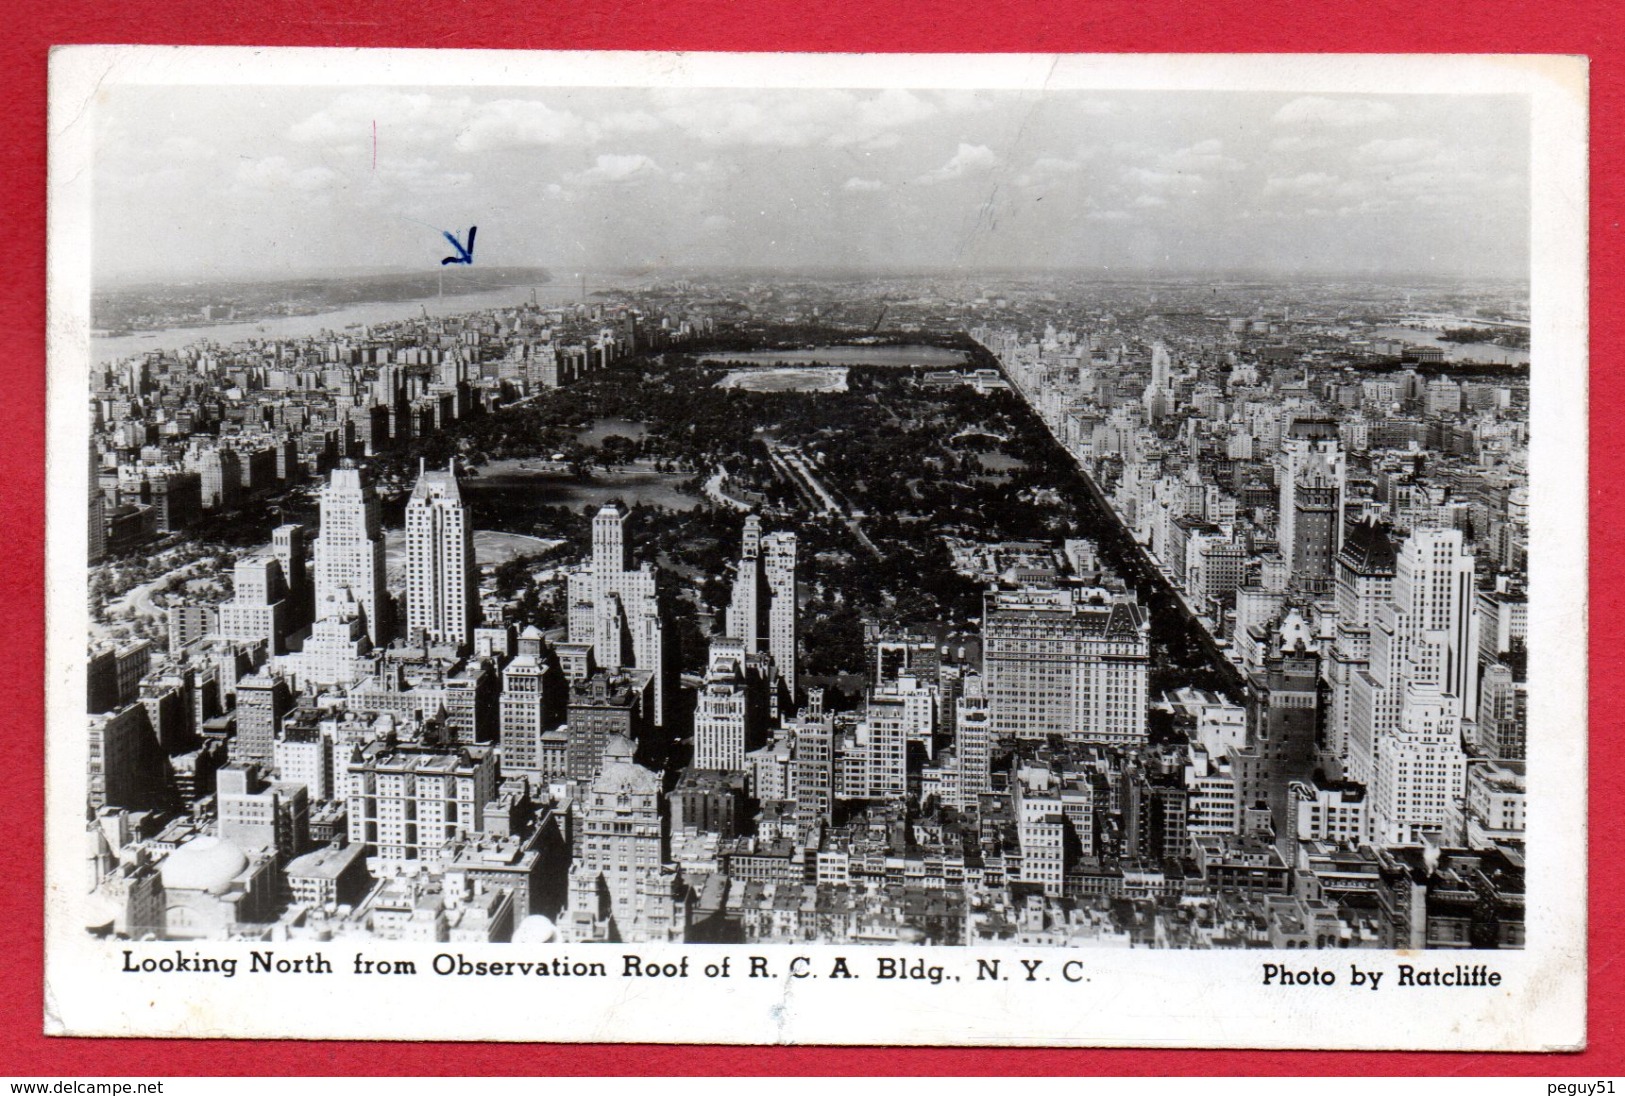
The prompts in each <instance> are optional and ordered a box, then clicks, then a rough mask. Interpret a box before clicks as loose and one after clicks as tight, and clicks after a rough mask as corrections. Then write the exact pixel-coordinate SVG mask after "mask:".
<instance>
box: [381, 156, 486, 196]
mask: <svg viewBox="0 0 1625 1096" xmlns="http://www.w3.org/2000/svg"><path fill="white" fill-rule="evenodd" d="M377 175H378V177H379V178H380V179H381V180H382V181H384V182H388V183H392V184H394V185H396V186H398V187H400V188H401V189H402V190H403V191H404V192H405V193H407V194H425V193H429V194H439V193H445V192H446V191H449V190H457V189H460V188H462V187H466V186H469V185H471V184H472V183H473V182H474V176H473V174H472V173H471V172H467V171H454V170H451V169H448V168H443V167H441V166H440V164H438V163H437V162H435V161H434V160H430V159H427V158H425V157H421V156H419V157H414V158H412V159H397V158H394V157H390V158H387V159H385V160H383V161H381V162H380V163H379V165H378V170H377Z"/></svg>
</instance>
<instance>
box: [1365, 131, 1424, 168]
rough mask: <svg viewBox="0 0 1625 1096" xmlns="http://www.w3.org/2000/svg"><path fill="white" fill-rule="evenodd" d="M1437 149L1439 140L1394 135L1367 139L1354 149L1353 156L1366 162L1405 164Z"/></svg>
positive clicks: (1422, 157) (1420, 158)
mask: <svg viewBox="0 0 1625 1096" xmlns="http://www.w3.org/2000/svg"><path fill="white" fill-rule="evenodd" d="M1438 151H1439V142H1437V141H1433V140H1429V139H1428V138H1425V137H1396V138H1393V139H1391V140H1384V139H1380V138H1379V139H1378V140H1375V141H1367V142H1366V143H1365V144H1363V145H1361V146H1360V147H1359V148H1357V149H1355V150H1354V157H1355V159H1358V160H1364V161H1366V162H1368V163H1379V164H1406V163H1412V162H1414V161H1417V160H1422V159H1426V158H1427V157H1429V156H1433V155H1435V154H1436V153H1438Z"/></svg>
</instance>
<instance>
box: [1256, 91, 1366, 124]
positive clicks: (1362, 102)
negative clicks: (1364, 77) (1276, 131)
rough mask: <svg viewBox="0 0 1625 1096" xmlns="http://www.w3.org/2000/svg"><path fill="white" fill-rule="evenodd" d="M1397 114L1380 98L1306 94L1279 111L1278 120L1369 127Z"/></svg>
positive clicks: (1289, 122)
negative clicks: (1327, 96)
mask: <svg viewBox="0 0 1625 1096" xmlns="http://www.w3.org/2000/svg"><path fill="white" fill-rule="evenodd" d="M1393 116H1394V108H1393V107H1392V106H1391V105H1390V104H1388V103H1384V102H1382V101H1381V100H1378V99H1357V98H1351V97H1344V96H1339V97H1338V98H1336V99H1327V98H1325V97H1323V96H1319V95H1305V96H1302V97H1300V98H1297V99H1294V100H1292V101H1291V102H1290V103H1288V104H1286V105H1285V106H1284V107H1282V108H1281V109H1280V110H1278V111H1276V112H1275V122H1276V124H1277V125H1287V126H1369V125H1372V124H1374V123H1377V122H1381V121H1385V120H1386V119H1388V118H1392V117H1393Z"/></svg>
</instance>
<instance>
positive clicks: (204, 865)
mask: <svg viewBox="0 0 1625 1096" xmlns="http://www.w3.org/2000/svg"><path fill="white" fill-rule="evenodd" d="M246 867H248V857H246V856H244V855H243V850H242V849H239V848H238V847H237V846H236V845H233V844H232V843H231V842H230V841H226V840H223V839H222V838H219V837H195V838H193V839H192V840H190V841H188V842H187V843H186V844H184V845H182V846H181V847H180V848H178V849H176V850H175V851H174V852H172V853H170V854H169V856H167V857H166V858H165V859H164V863H163V866H162V867H161V868H159V870H158V872H159V875H160V876H162V878H163V881H164V889H165V890H196V891H208V892H209V893H211V894H224V893H225V891H226V889H227V888H228V887H230V886H231V881H232V880H233V879H235V878H237V876H238V875H239V874H241V873H242V870H243V869H244V868H246Z"/></svg>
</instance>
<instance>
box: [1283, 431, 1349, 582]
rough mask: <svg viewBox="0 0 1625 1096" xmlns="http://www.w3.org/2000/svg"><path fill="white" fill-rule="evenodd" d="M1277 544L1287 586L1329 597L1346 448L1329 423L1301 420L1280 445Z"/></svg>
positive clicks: (1340, 527) (1337, 543)
mask: <svg viewBox="0 0 1625 1096" xmlns="http://www.w3.org/2000/svg"><path fill="white" fill-rule="evenodd" d="M1276 475H1277V483H1278V485H1279V487H1280V508H1279V511H1278V514H1277V517H1276V539H1277V540H1278V541H1279V542H1280V546H1281V557H1282V558H1283V559H1285V560H1286V567H1287V575H1288V577H1289V581H1291V582H1292V583H1293V584H1294V585H1296V586H1298V587H1300V588H1301V589H1303V590H1306V591H1308V592H1309V593H1313V594H1324V593H1329V592H1330V591H1331V587H1332V561H1333V560H1334V559H1335V558H1336V556H1337V551H1338V549H1339V548H1340V547H1341V546H1342V543H1343V487H1344V478H1345V469H1344V462H1343V446H1342V443H1341V442H1340V441H1339V440H1338V435H1337V423H1336V422H1334V421H1333V420H1331V419H1317V418H1298V419H1293V420H1292V424H1291V425H1290V426H1288V427H1287V432H1286V437H1285V438H1283V439H1282V441H1281V459H1280V464H1279V466H1278V468H1277V473H1276Z"/></svg>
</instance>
